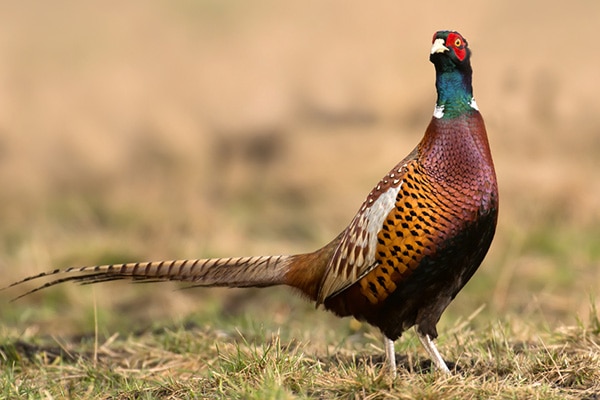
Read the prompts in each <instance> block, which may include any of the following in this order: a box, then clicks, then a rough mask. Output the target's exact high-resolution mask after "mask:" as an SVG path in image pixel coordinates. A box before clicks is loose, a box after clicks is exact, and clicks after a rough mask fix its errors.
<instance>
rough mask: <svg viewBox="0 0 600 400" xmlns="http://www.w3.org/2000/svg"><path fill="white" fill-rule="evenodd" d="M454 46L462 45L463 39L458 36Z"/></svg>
mask: <svg viewBox="0 0 600 400" xmlns="http://www.w3.org/2000/svg"><path fill="white" fill-rule="evenodd" d="M454 46H456V47H460V46H462V40H460V39H459V38H456V40H455V41H454Z"/></svg>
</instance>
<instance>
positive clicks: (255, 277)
mask: <svg viewBox="0 0 600 400" xmlns="http://www.w3.org/2000/svg"><path fill="white" fill-rule="evenodd" d="M294 257H295V256H259V257H237V258H206V259H197V260H174V261H151V262H140V263H126V264H111V265H96V266H89V267H72V268H66V269H56V270H54V271H51V272H42V273H41V274H38V275H34V276H30V277H28V278H25V279H22V280H20V281H18V282H15V283H13V284H11V285H9V286H7V287H6V288H5V289H8V288H10V287H13V286H17V285H20V284H22V283H25V282H28V281H32V280H37V279H41V278H47V277H51V278H52V280H51V281H49V282H47V283H45V284H43V285H40V286H38V287H36V288H34V289H32V290H30V291H28V292H26V293H24V294H21V295H20V296H18V297H16V298H14V299H13V300H12V301H15V300H18V299H20V298H21V297H24V296H27V295H29V294H32V293H35V292H37V291H40V290H42V289H46V288H49V287H51V286H54V285H58V284H60V283H64V282H76V283H80V284H83V285H87V284H92V283H98V282H109V281H115V280H121V279H129V280H132V281H135V282H161V281H184V282H191V283H192V286H226V287H264V286H274V285H281V284H286V283H287V282H286V281H285V277H286V274H287V272H288V270H289V268H290V265H291V263H292V260H293V259H294Z"/></svg>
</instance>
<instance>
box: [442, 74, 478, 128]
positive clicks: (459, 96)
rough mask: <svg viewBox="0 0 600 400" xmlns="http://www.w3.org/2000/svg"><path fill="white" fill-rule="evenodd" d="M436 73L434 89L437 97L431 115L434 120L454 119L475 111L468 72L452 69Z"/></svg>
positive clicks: (475, 106)
mask: <svg viewBox="0 0 600 400" xmlns="http://www.w3.org/2000/svg"><path fill="white" fill-rule="evenodd" d="M437 72H438V73H437V76H436V81H435V87H436V89H437V94H438V97H437V101H436V106H435V111H434V114H433V115H434V116H435V117H436V118H456V117H458V116H460V115H462V114H464V113H466V112H469V111H471V110H477V104H476V103H475V100H474V99H473V87H472V85H471V74H470V71H468V72H467V71H461V70H458V69H453V70H451V71H437Z"/></svg>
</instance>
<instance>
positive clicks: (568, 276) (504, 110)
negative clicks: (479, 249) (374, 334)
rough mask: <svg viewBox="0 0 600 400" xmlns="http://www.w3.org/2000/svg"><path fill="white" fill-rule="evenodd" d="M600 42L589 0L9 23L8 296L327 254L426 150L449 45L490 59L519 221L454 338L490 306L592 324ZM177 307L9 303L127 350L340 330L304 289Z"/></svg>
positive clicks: (599, 239)
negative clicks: (52, 284)
mask: <svg viewBox="0 0 600 400" xmlns="http://www.w3.org/2000/svg"><path fill="white" fill-rule="evenodd" d="M598 21H600V3H598V2H597V1H583V0H581V1H580V0H576V1H570V2H562V1H548V0H547V1H543V2H542V1H531V2H524V1H515V0H507V1H504V2H497V3H494V4H492V3H488V2H469V1H454V2H451V3H444V4H437V5H433V4H429V3H428V2H413V3H411V5H410V6H409V7H408V6H406V5H405V4H404V3H402V2H394V1H382V2H376V3H373V2H368V3H367V2H364V3H363V2H347V1H342V0H337V1H332V0H327V1H286V2H279V1H274V0H261V1H220V0H202V1H195V0H194V1H193V0H179V1H166V0H162V1H161V0H153V1H148V0H144V1H135V0H134V1H128V2H116V1H113V2H108V3H107V2H80V1H75V0H72V1H69V0H56V1H53V2H36V1H29V0H27V1H19V2H2V3H1V4H0V187H1V188H2V189H1V191H0V221H1V223H0V286H4V285H7V284H9V283H10V282H12V281H14V280H17V279H20V278H22V277H24V276H27V275H30V274H36V273H39V272H41V271H45V270H48V269H53V268H56V267H66V266H71V265H90V264H100V263H112V262H128V261H141V260H154V259H173V258H200V257H209V256H237V255H258V254H280V253H284V254H285V253H297V252H304V251H309V250H314V249H316V248H318V247H320V246H321V245H324V244H325V243H327V242H328V241H329V240H330V239H332V238H333V237H334V236H335V235H337V234H338V233H339V232H340V231H341V230H342V229H343V228H344V227H345V226H346V224H347V223H348V222H349V221H350V219H351V218H352V216H353V215H354V213H355V212H356V211H357V210H358V208H359V206H360V205H361V203H362V201H363V200H364V198H365V196H366V195H367V194H368V193H369V191H370V190H371V188H372V187H373V185H375V183H376V182H378V180H379V179H380V178H381V177H382V176H383V175H384V174H385V173H387V171H388V170H389V169H390V168H391V167H392V166H393V165H395V164H396V163H397V162H398V161H400V160H401V159H402V158H403V157H404V156H405V155H406V154H407V153H408V152H410V151H411V150H412V148H413V147H414V146H415V145H416V143H417V142H418V141H419V139H420V138H421V136H422V134H423V132H424V130H425V127H426V126H427V124H428V122H429V120H430V118H431V114H432V111H433V106H434V101H435V90H434V70H433V66H432V65H431V64H430V63H429V61H428V55H429V48H430V45H431V37H432V35H433V33H434V32H435V31H436V30H439V29H454V30H458V31H460V32H461V33H462V34H464V36H465V37H466V38H467V39H468V40H469V44H470V46H471V48H472V49H473V58H472V63H473V68H474V90H475V96H476V98H477V102H478V104H479V107H480V110H481V111H482V113H483V115H484V118H485V120H486V123H487V127H488V133H489V139H490V143H491V146H492V151H493V155H494V158H495V162H496V168H497V173H498V179H499V184H500V190H501V208H500V212H501V213H500V222H499V227H498V232H497V236H496V240H495V242H494V244H493V245H492V249H491V251H490V254H489V256H488V257H487V259H486V261H485V262H484V264H483V266H482V267H481V269H480V271H479V272H478V273H477V274H476V275H475V278H474V279H473V280H472V282H470V283H469V285H468V286H467V287H466V288H465V290H464V291H463V292H462V293H461V294H460V295H459V296H458V297H457V300H456V301H455V303H454V304H453V305H452V306H451V308H450V309H449V312H448V314H447V315H446V316H445V317H444V320H443V321H442V323H443V324H450V325H452V324H454V323H455V322H454V321H455V319H456V318H459V317H461V316H462V317H463V318H464V317H465V316H466V315H468V314H470V313H471V312H473V311H474V310H475V309H477V308H478V307H480V306H482V305H485V309H484V311H483V313H482V315H481V316H480V317H478V319H477V321H479V322H474V323H485V321H490V320H497V319H503V318H504V317H505V316H507V315H512V316H515V318H523V319H527V320H528V321H532V320H534V321H539V322H540V323H541V324H544V325H545V326H548V327H555V326H560V325H561V324H573V323H575V322H576V321H577V319H583V320H585V319H586V318H587V316H588V312H589V310H590V308H591V304H592V303H598V300H597V299H596V297H595V296H598V295H599V290H598V288H600V224H599V223H600V179H598V172H600V161H599V155H600V100H599V99H598V93H599V92H600V72H599V69H598V64H599V61H600V52H599V51H598V46H599V44H598V40H599V38H598ZM27 287H30V286H27ZM174 289H175V286H171V285H170V284H160V285H143V286H140V285H130V284H121V283H115V284H107V285H101V286H95V287H93V288H92V287H83V288H81V287H77V286H73V285H65V286H64V287H57V288H54V289H51V290H48V291H44V292H41V293H36V294H35V295H33V296H30V297H27V298H25V299H23V300H20V301H18V302H16V303H8V300H9V299H10V298H11V297H13V296H14V295H16V294H18V293H20V292H19V291H16V290H13V289H11V290H9V291H3V292H0V303H1V304H0V312H1V313H2V324H4V325H5V326H18V327H23V328H26V329H30V330H31V329H33V330H34V331H35V330H36V329H37V330H38V331H42V332H44V333H51V332H64V331H73V330H77V329H83V330H88V331H89V330H91V329H93V323H92V322H90V318H91V317H90V315H91V311H90V310H92V307H93V306H94V305H95V304H97V305H98V309H99V313H100V314H99V315H100V320H101V321H104V323H105V324H106V325H104V326H108V327H110V326H112V325H114V326H121V323H122V322H123V321H128V322H125V328H124V329H125V330H127V329H128V325H127V324H130V325H129V328H130V327H131V326H133V325H135V326H139V325H143V324H145V323H149V321H157V320H161V319H162V320H169V319H177V318H185V317H186V316H187V315H189V314H191V313H202V312H208V311H206V310H216V311H214V312H215V315H217V314H223V313H225V314H227V313H229V314H232V315H235V314H236V313H239V314H242V315H253V310H254V311H258V312H260V315H269V317H270V316H274V317H275V321H276V323H280V324H281V323H286V322H287V321H289V320H294V319H296V318H297V316H298V315H304V313H305V312H306V313H307V315H310V318H311V319H312V321H313V322H312V323H313V324H314V321H315V318H317V319H316V320H319V321H333V318H332V317H331V318H330V317H329V316H326V315H325V314H323V313H321V314H319V315H318V317H317V315H315V314H314V311H312V308H313V306H311V305H309V304H305V303H303V302H302V300H301V299H299V298H297V296H290V295H289V292H288V291H286V290H280V289H269V290H263V291H259V292H257V291H256V290H237V291H233V290H226V289H210V290H202V289H200V290H189V291H177V290H174ZM290 299H291V300H290ZM253 307H254V308H253ZM119 318H120V319H119ZM132 321H133V322H132ZM324 323H326V322H324ZM330 323H333V324H342V325H341V326H344V324H348V321H347V320H345V321H342V322H339V321H336V322H330ZM111 324H112V325H111ZM107 329H110V328H107ZM442 329H443V328H442Z"/></svg>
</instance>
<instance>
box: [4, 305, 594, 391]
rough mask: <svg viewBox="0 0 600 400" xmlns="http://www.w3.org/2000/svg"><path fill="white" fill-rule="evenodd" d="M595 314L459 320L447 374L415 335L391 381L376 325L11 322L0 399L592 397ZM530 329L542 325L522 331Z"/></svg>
mask: <svg viewBox="0 0 600 400" xmlns="http://www.w3.org/2000/svg"><path fill="white" fill-rule="evenodd" d="M595 312H596V310H592V311H591V313H592V314H593V315H592V318H591V319H590V321H591V322H590V323H589V324H579V325H574V326H571V327H563V328H561V329H559V330H556V331H545V332H539V330H537V328H535V327H532V326H528V325H527V324H525V325H524V323H523V321H522V320H520V319H517V318H516V317H515V321H517V322H514V323H513V321H512V319H511V318H509V319H507V320H506V321H505V322H493V323H490V324H489V325H488V326H486V327H484V328H480V329H472V328H471V327H470V325H469V324H468V323H466V324H459V325H457V326H455V327H453V328H452V329H449V330H447V331H446V332H445V333H443V334H442V335H441V337H440V340H439V343H440V350H441V352H442V354H443V355H444V357H445V359H446V360H447V361H449V362H450V363H451V365H452V366H453V367H454V371H453V374H452V375H450V376H443V375H440V374H439V373H437V372H435V371H432V370H431V365H430V362H429V360H428V359H427V358H426V356H425V355H424V352H423V351H422V350H421V349H420V348H419V346H418V345H417V342H416V340H414V338H413V337H412V333H409V334H407V335H406V338H403V339H402V340H401V341H399V342H398V343H397V346H396V347H397V355H398V361H399V370H398V372H399V374H398V377H397V378H396V379H395V380H392V379H391V378H390V377H389V375H388V374H387V373H386V371H385V369H384V368H383V357H382V349H381V346H380V344H379V335H376V334H374V332H373V331H371V330H368V331H367V332H368V333H366V334H364V333H361V334H359V335H358V338H354V340H348V341H346V342H343V341H342V342H340V345H339V346H337V347H335V349H334V348H332V343H327V342H326V341H324V340H322V337H320V334H312V333H310V332H309V334H308V337H307V338H306V339H303V340H296V339H294V338H293V336H295V332H294V330H295V329H298V326H297V325H295V324H293V323H292V324H285V325H283V326H281V327H280V328H279V329H278V330H267V329H265V328H264V327H263V326H262V325H261V324H259V323H256V324H244V323H243V321H239V320H237V319H235V318H233V319H231V318H230V319H228V318H222V319H221V320H218V321H213V324H212V326H207V325H205V324H204V320H202V319H200V320H198V321H196V320H195V319H194V318H191V319H188V320H186V321H181V322H179V323H175V324H172V325H170V326H166V327H162V328H155V329H148V330H145V331H140V332H136V333H135V334H128V335H120V334H113V335H112V336H110V337H101V338H99V340H98V341H97V340H96V337H95V336H94V334H93V333H92V334H90V335H83V336H78V337H62V338H58V337H46V336H44V335H35V336H32V337H28V336H27V334H26V333H25V334H21V336H20V337H19V335H17V332H16V331H15V330H9V331H6V330H5V331H4V332H2V337H4V339H3V340H2V343H1V345H0V360H1V362H2V369H1V371H0V397H2V398H63V397H68V398H75V399H77V398H82V399H83V398H98V399H99V398H112V399H146V398H147V399H155V398H161V399H176V398H177V399H178V398H242V399H271V398H275V399H280V398H393V399H395V398H397V399H414V398H422V399H427V398H429V399H437V398H461V399H466V398H472V399H477V398H507V399H510V398H519V399H522V398H544V399H564V398H574V399H575V398H577V399H581V398H589V399H592V398H595V397H594V396H597V395H598V394H599V393H600V322H599V320H598V315H597V314H596V313H595ZM244 325H245V326H244ZM157 326H158V325H157ZM239 326H244V328H245V329H243V330H242V329H240V328H239ZM289 326H291V328H289ZM533 329H536V334H534V335H524V334H523V332H524V331H527V330H533ZM327 334H328V335H331V336H339V335H338V333H337V332H327ZM338 339H340V340H341V339H343V338H339V337H338Z"/></svg>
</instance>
